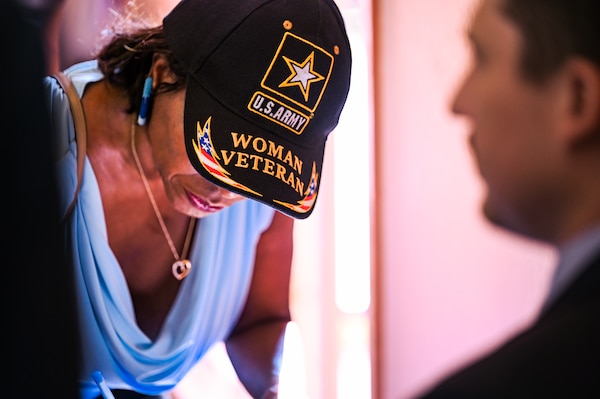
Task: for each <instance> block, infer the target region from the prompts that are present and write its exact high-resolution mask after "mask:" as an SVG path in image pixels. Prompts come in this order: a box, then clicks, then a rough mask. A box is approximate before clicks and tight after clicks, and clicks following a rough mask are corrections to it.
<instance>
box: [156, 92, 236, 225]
mask: <svg viewBox="0 0 600 399" xmlns="http://www.w3.org/2000/svg"><path fill="white" fill-rule="evenodd" d="M184 103H185V90H179V91H176V92H167V93H162V94H159V95H156V96H155V98H154V105H153V109H152V117H151V119H150V121H149V123H148V125H147V126H148V138H149V140H150V143H151V146H152V154H153V157H154V162H155V164H156V168H157V170H158V172H159V173H160V175H161V177H162V180H163V184H164V187H165V192H166V194H167V197H168V198H169V200H170V201H171V203H172V204H173V206H174V207H175V209H177V210H178V211H179V212H182V213H184V214H186V215H190V216H194V217H203V216H208V215H210V214H212V213H215V212H218V211H219V210H221V209H223V208H226V207H228V206H230V205H232V204H234V203H235V202H238V201H241V200H243V199H245V197H243V196H241V195H238V194H235V193H233V192H231V191H228V190H226V189H224V188H221V187H219V186H217V185H215V184H213V183H211V182H210V181H208V180H206V179H205V178H204V177H202V176H200V174H199V173H198V172H197V171H196V169H194V167H193V166H192V164H191V163H190V161H189V159H188V156H187V153H186V150H185V143H184V134H183V111H184Z"/></svg>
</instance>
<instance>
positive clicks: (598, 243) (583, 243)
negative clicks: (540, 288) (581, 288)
mask: <svg viewBox="0 0 600 399" xmlns="http://www.w3.org/2000/svg"><path fill="white" fill-rule="evenodd" d="M599 251H600V225H597V226H595V227H593V228H591V229H588V230H587V231H586V232H584V233H583V234H580V235H579V236H577V237H576V238H574V239H573V240H571V241H569V242H568V243H567V244H565V245H564V246H562V247H560V248H559V252H558V255H559V256H558V265H557V267H556V270H555V271H554V276H553V278H552V282H551V285H550V291H549V294H548V297H547V298H546V301H545V303H544V306H543V308H542V309H543V310H542V313H543V311H545V310H547V309H548V307H550V306H551V305H552V304H554V302H555V301H556V300H557V299H558V298H559V297H560V296H561V295H562V294H563V293H564V291H565V290H566V289H567V287H568V286H569V285H570V284H571V283H572V282H573V281H574V280H575V279H576V278H577V277H578V276H579V275H580V274H581V273H582V272H583V271H584V270H585V267H586V266H588V264H589V262H590V261H591V260H592V258H593V257H594V256H595V255H598V252H599Z"/></svg>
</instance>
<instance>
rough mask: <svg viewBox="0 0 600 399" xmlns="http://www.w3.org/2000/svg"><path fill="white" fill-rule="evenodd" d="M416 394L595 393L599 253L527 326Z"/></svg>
mask: <svg viewBox="0 0 600 399" xmlns="http://www.w3.org/2000/svg"><path fill="white" fill-rule="evenodd" d="M599 252H600V249H599ZM421 397H422V398H423V399H434V398H482V399H488V398H511V399H514V398H569V399H570V398H600V254H599V255H597V256H596V258H595V259H594V260H593V261H592V262H591V264H590V266H589V267H587V268H586V270H585V271H584V272H583V273H582V274H581V275H580V276H579V277H578V278H577V279H576V280H575V281H574V282H573V284H572V285H571V286H570V287H569V288H568V289H567V290H566V291H565V292H564V293H563V295H562V296H560V297H559V298H558V300H557V301H556V302H555V303H554V304H553V305H552V306H550V307H549V308H548V309H547V310H546V311H545V312H544V313H543V314H542V315H540V317H539V319H538V320H537V321H536V322H535V323H534V324H533V325H532V326H531V327H530V328H528V329H527V330H525V331H523V332H522V333H520V334H518V335H517V336H515V337H514V338H512V339H510V340H509V341H508V342H506V343H505V344H504V345H502V346H501V347H499V348H498V349H497V350H496V351H494V352H492V353H491V354H489V355H487V356H485V357H483V358H482V359H480V360H478V361H476V362H475V363H473V364H472V365H470V366H468V367H466V368H465V369H462V370H461V371H459V372H458V373H456V374H454V375H452V376H450V377H449V378H447V379H446V380H444V381H442V382H441V383H440V384H439V385H437V386H436V387H435V388H433V390H431V391H429V392H428V393H426V394H425V395H424V396H421Z"/></svg>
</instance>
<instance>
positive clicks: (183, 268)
mask: <svg viewBox="0 0 600 399" xmlns="http://www.w3.org/2000/svg"><path fill="white" fill-rule="evenodd" d="M172 270H173V276H175V278H176V279H177V280H183V279H184V278H185V276H187V275H188V273H189V272H190V270H192V262H190V261H189V260H187V259H181V260H178V261H175V263H173V268H172Z"/></svg>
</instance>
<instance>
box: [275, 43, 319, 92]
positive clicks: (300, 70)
mask: <svg viewBox="0 0 600 399" xmlns="http://www.w3.org/2000/svg"><path fill="white" fill-rule="evenodd" d="M283 59H284V60H285V62H286V63H287V66H288V68H290V71H291V72H292V74H291V75H290V76H289V77H288V78H287V79H286V80H285V81H284V82H283V83H281V84H280V85H279V87H291V86H298V87H299V88H300V90H301V91H302V95H303V96H304V101H308V95H309V91H310V85H311V84H312V83H315V82H319V81H321V80H323V79H325V78H324V77H323V76H322V75H319V74H318V73H317V72H315V71H314V70H313V65H314V63H315V52H314V51H313V52H311V53H310V55H309V56H308V57H306V59H305V60H304V61H303V62H302V63H298V62H296V61H294V60H292V59H290V58H288V57H285V56H283Z"/></svg>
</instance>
